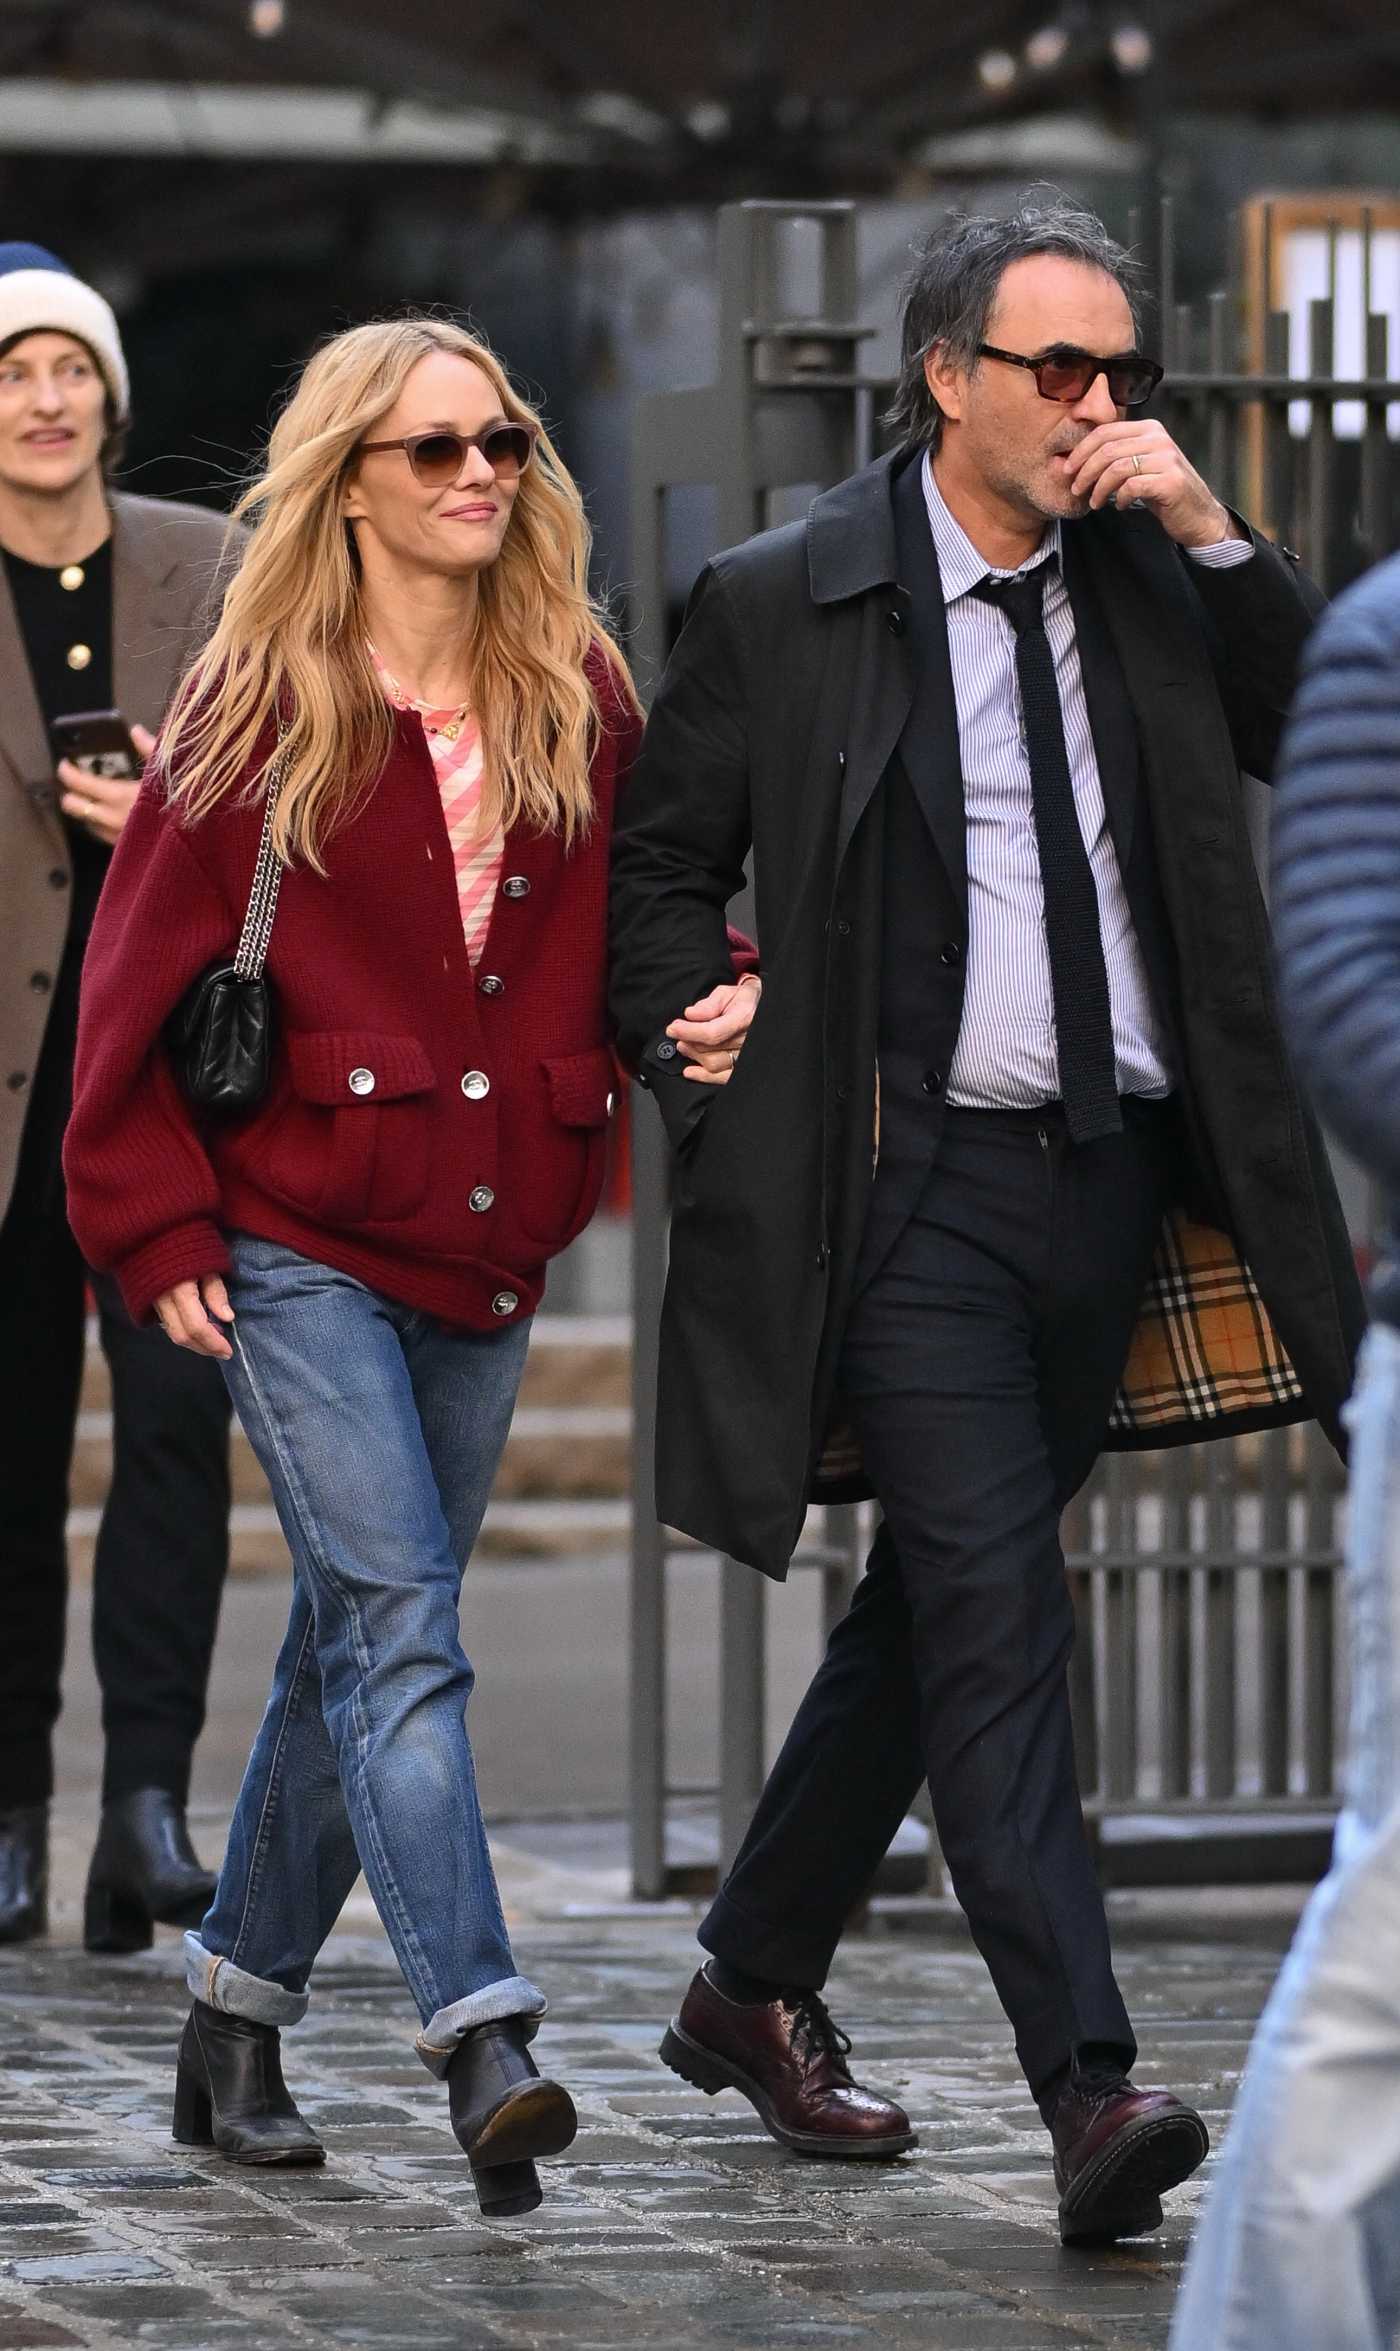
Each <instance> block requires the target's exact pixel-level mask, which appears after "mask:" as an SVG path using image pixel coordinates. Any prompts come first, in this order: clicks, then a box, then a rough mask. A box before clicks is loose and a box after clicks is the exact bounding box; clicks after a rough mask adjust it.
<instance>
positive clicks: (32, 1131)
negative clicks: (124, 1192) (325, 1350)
mask: <svg viewBox="0 0 1400 2351" xmlns="http://www.w3.org/2000/svg"><path fill="white" fill-rule="evenodd" d="M0 556H3V560H4V565H5V574H6V577H7V579H8V581H9V586H10V594H11V595H12V596H13V598H14V603H15V616H16V618H17V620H18V622H19V630H20V635H21V637H22V638H23V640H24V648H25V651H26V653H27V654H28V656H29V669H30V675H31V676H32V678H33V681H34V691H35V694H36V695H37V697H38V702H39V708H40V710H41V711H42V712H43V716H44V724H45V726H46V727H47V728H49V730H50V732H52V728H53V722H54V720H55V719H56V718H66V717H67V716H69V715H70V713H72V712H73V711H78V710H108V709H110V708H111V706H112V542H111V540H110V539H108V540H107V541H106V543H105V545H103V546H101V547H99V548H98V549H97V550H96V552H95V553H94V554H92V555H89V556H87V557H85V558H84V560H83V562H81V563H78V564H66V565H64V566H62V567H61V568H59V567H55V566H54V565H51V564H46V563H26V562H25V560H24V558H23V557H22V556H19V555H12V554H11V553H10V551H9V549H8V548H4V549H0ZM75 573H80V574H81V578H80V579H79V581H78V584H77V585H76V586H73V587H67V588H65V587H64V585H63V581H64V578H65V576H67V577H69V578H72V577H73V575H74V574H75ZM77 646H84V647H86V649H87V653H88V659H87V660H86V661H82V660H81V659H80V660H79V663H78V665H77V666H75V665H74V663H73V661H72V660H71V659H70V653H71V652H72V650H73V648H75V647H77ZM0 690H3V680H0ZM63 826H64V830H65V831H66V833H67V835H68V847H69V853H70V856H71V858H72V863H73V894H72V899H71V902H70V911H69V919H68V937H67V943H66V945H65V948H64V953H63V960H62V963H61V964H60V966H59V969H58V972H57V974H56V977H55V982H54V993H53V1002H52V1004H51V1006H50V1009H49V1017H48V1021H47V1024H46V1026H45V1031H44V1044H43V1049H42V1051H41V1053H40V1056H39V1066H38V1068H37V1069H36V1070H35V1072H34V1078H33V1084H32V1087H31V1091H30V1098H29V1114H28V1116H27V1118H26V1120H25V1127H24V1141H23V1144H22V1146H21V1150H20V1161H19V1167H18V1170H17V1172H16V1179H15V1190H14V1199H13V1203H12V1213H16V1214H20V1215H25V1214H34V1213H39V1214H53V1213H57V1212H58V1211H60V1210H61V1208H62V1203H63V1176H62V1169H61V1165H60V1161H59V1150H60V1146H61V1143H62V1140H63V1130H64V1127H65V1126H66V1125H67V1123H68V1112H69V1106H70V1103H71V1099H72V1086H73V1048H74V1045H75V1042H76V1039H77V1030H78V983H79V978H80V975H81V971H82V960H83V952H84V949H85V948H86V946H87V940H88V933H89V931H90V930H91V928H92V918H93V916H94V914H95V913H96V912H97V900H98V896H99V893H100V891H101V889H102V884H103V881H104V879H105V877H106V872H107V867H108V864H109V863H110V861H111V855H112V852H111V850H110V849H108V848H106V847H105V846H104V844H103V843H102V842H101V841H99V840H96V839H95V838H94V836H93V835H92V834H91V833H90V832H89V831H88V829H87V826H86V825H85V824H81V823H79V822H76V821H75V820H74V819H72V818H70V817H67V816H65V817H64V818H63Z"/></svg>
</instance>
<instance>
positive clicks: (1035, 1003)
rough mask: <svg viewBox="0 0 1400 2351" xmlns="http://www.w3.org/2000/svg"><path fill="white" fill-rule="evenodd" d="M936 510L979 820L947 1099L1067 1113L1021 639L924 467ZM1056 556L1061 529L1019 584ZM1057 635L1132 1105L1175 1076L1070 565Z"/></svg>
mask: <svg viewBox="0 0 1400 2351" xmlns="http://www.w3.org/2000/svg"><path fill="white" fill-rule="evenodd" d="M923 472H924V497H925V500H926V502H927V506H928V517H929V526H930V528H931V530H932V532H933V540H934V546H935V548H936V550H937V553H938V568H939V572H940V574H941V577H942V582H943V601H944V605H945V607H946V611H947V622H948V651H949V655H950V657H951V661H952V668H953V698H954V701H955V704H956V706H957V717H958V740H959V744H960V747H961V754H962V772H963V795H964V804H965V809H966V818H967V896H968V941H967V984H966V992H965V995H964V999H963V1016H962V1027H961V1029H960V1031H959V1033H958V1043H957V1050H956V1051H955V1053H954V1055H953V1066H952V1069H951V1070H950V1071H949V1075H948V1093H947V1099H948V1101H949V1102H950V1103H952V1104H954V1105H957V1106H959V1107H961V1108H963V1109H971V1108H977V1109H984V1110H1029V1109H1034V1108H1035V1107H1036V1106H1037V1105H1038V1104H1039V1103H1042V1102H1055V1101H1058V1099H1059V1095H1060V1068H1059V1055H1058V1052H1057V1049H1056V1043H1055V1007H1054V998H1053V994H1052V991H1051V986H1050V955H1049V950H1048V948H1047V946H1046V940H1045V892H1044V889H1043V887H1042V885H1041V878H1040V855H1039V851H1038V848H1037V845H1036V833H1035V813H1034V808H1033V804H1032V800H1031V770H1030V759H1029V756H1028V754H1027V750H1026V740H1025V730H1024V727H1023V725H1022V721H1021V707H1020V696H1019V693H1018V689H1017V683H1016V654H1015V644H1016V640H1015V635H1014V632H1013V630H1012V627H1011V623H1010V622H1009V620H1008V619H1007V618H1006V615H1005V614H1004V613H1003V612H999V611H998V610H997V609H996V608H995V606H993V605H989V604H985V603H983V602H982V601H981V599H980V598H979V597H976V596H974V595H973V594H972V593H971V591H972V590H973V588H975V587H976V586H977V584H978V582H979V580H984V579H986V578H987V577H988V574H989V572H990V573H991V576H992V577H993V578H996V579H1007V578H1010V577H1012V576H1013V575H1012V574H1010V573H1007V572H1002V571H994V570H993V569H992V567H991V566H990V565H989V564H987V563H986V562H985V561H984V559H983V557H982V556H980V555H979V554H978V552H977V549H976V548H975V547H974V546H973V544H972V541H971V540H970V539H969V537H968V535H967V533H966V531H965V530H964V529H963V527H962V525H961V523H959V522H958V521H957V520H956V519H955V517H954V516H953V515H952V514H951V513H950V511H949V509H948V507H947V505H946V504H945V502H944V500H943V497H942V495H941V494H940V492H939V488H938V485H937V483H936V482H935V480H934V478H933V464H932V460H931V458H929V457H925V459H924V469H923ZM1059 553H1060V525H1059V523H1058V522H1052V523H1051V524H1050V525H1049V527H1048V529H1047V530H1046V533H1045V537H1044V539H1043V540H1042V542H1041V545H1040V547H1039V549H1038V550H1037V552H1036V554H1035V555H1034V557H1033V558H1032V559H1031V561H1030V562H1029V563H1026V564H1023V565H1022V566H1021V569H1022V570H1023V571H1030V570H1032V569H1033V568H1034V565H1035V564H1037V563H1043V562H1045V561H1046V560H1047V559H1048V558H1049V557H1050V556H1052V555H1053V556H1055V557H1056V558H1058V556H1059ZM1191 553H1192V554H1193V556H1194V557H1195V559H1196V561H1197V562H1201V563H1208V564H1219V565H1224V564H1229V563H1247V562H1248V561H1249V560H1250V558H1251V556H1252V554H1253V549H1252V547H1251V546H1250V545H1249V543H1248V541H1246V540H1242V539H1225V540H1223V541H1222V542H1221V543H1220V545H1219V546H1217V547H1206V548H1193V549H1192V550H1191ZM1045 633H1046V636H1047V637H1048V639H1049V642H1050V650H1051V653H1052V654H1053V656H1054V661H1055V679H1056V683H1057V685H1058V687H1059V693H1060V709H1061V711H1062V713H1063V716H1064V729H1065V746H1066V749H1067V751H1068V754H1069V769H1070V777H1071V781H1072V783H1073V787H1074V800H1075V807H1076V809H1077V811H1078V816H1079V829H1080V832H1081V833H1082V835H1083V838H1084V847H1085V849H1086V851H1087V852H1088V857H1089V865H1090V868H1091V870H1092V873H1093V876H1094V888H1095V890H1096V892H1097V893H1098V901H1099V924H1100V928H1101V931H1102V935H1103V953H1104V963H1105V965H1106V967H1107V971H1108V1003H1109V1014H1110V1018H1111V1021H1112V1025H1113V1047H1114V1055H1115V1058H1116V1061H1117V1067H1118V1091H1119V1092H1120V1094H1144V1095H1149V1096H1155V1097H1158V1098H1160V1097H1161V1096H1163V1095H1165V1094H1169V1093H1170V1092H1171V1089H1172V1083H1173V1077H1172V1069H1171V1059H1170V1051H1169V1047H1168V1044H1167V1039H1166V1036H1165V1033H1164V1031H1163V1028H1162V1024H1161V1021H1160V1020H1159V1019H1158V1017H1157V1013H1156V1010H1155V1007H1154V1006H1153V1003H1152V997H1151V993H1150V991H1149V989H1148V985H1147V974H1146V972H1145V970H1144V968H1143V961H1142V952H1141V949H1140V948H1139V946H1138V941H1137V934H1136V932H1135V931H1134V929H1133V919H1132V915H1131V913H1130V912H1129V909H1128V898H1127V892H1126V891H1125V890H1124V887H1123V877H1122V875H1121V874H1120V872H1119V870H1118V857H1117V853H1116V851H1115V849H1114V846H1113V836H1112V833H1111V832H1110V830H1109V825H1108V813H1107V810H1106V808H1105V806H1104V796H1103V786H1102V784H1101V782H1100V779H1099V765H1098V759H1097V756H1096V754H1095V751H1094V738H1093V735H1092V733H1091V731H1090V726H1089V708H1088V704H1087V702H1086V700H1085V695H1084V678H1083V673H1082V671H1081V669H1080V663H1079V648H1078V646H1077V644H1076V642H1075V633H1074V613H1073V610H1072V609H1071V606H1070V600H1069V592H1068V590H1067V589H1066V587H1065V583H1064V576H1063V573H1062V572H1061V570H1060V567H1059V563H1058V561H1057V562H1056V563H1055V566H1054V569H1053V571H1052V574H1051V576H1050V578H1049V579H1048V580H1047V581H1046V583H1045Z"/></svg>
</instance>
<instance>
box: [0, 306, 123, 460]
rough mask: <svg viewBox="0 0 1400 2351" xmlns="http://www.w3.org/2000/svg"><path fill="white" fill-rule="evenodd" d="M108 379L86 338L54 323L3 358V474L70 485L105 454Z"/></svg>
mask: <svg viewBox="0 0 1400 2351" xmlns="http://www.w3.org/2000/svg"><path fill="white" fill-rule="evenodd" d="M106 434H107V387H106V385H105V384H104V382H103V380H102V377H101V375H100V374H99V372H98V367H97V362H96V360H95V359H94V358H93V356H92V353H91V352H90V351H89V349H88V347H87V345H86V343H79V342H78V341H77V340H76V339H75V337H73V336H72V335H60V334H51V333H50V332H49V331H48V330H47V329H44V330H43V331H41V332H40V333H37V334H33V335H26V336H24V338H23V340H22V341H20V342H18V343H16V344H15V345H14V346H13V348H12V349H11V350H9V351H7V352H6V353H5V355H4V357H3V359H0V482H4V483H6V484H7V485H8V486H9V487H10V488H12V489H16V490H39V491H45V490H47V491H49V492H52V493H58V492H62V491H64V490H70V489H71V488H72V487H73V484H74V483H75V482H76V481H79V480H81V478H82V476H83V475H84V474H85V473H92V472H95V471H96V469H97V467H98V466H99V465H100V464H101V461H102V443H103V441H104V440H105V438H106Z"/></svg>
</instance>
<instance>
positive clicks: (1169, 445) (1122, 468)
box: [1070, 417, 1240, 547]
mask: <svg viewBox="0 0 1400 2351" xmlns="http://www.w3.org/2000/svg"><path fill="white" fill-rule="evenodd" d="M1074 454H1075V457H1076V459H1077V460H1078V466H1077V470H1076V471H1075V473H1073V474H1072V475H1071V477H1070V487H1071V489H1072V490H1073V491H1074V493H1075V496H1076V497H1079V498H1085V497H1087V498H1088V500H1089V507H1090V511H1091V512H1093V511H1096V510H1097V509H1098V508H1099V507H1101V506H1117V507H1120V508H1123V507H1128V506H1145V507H1147V509H1148V510H1149V512H1150V513H1152V514H1155V515H1156V517H1157V520H1158V522H1159V523H1160V524H1161V526H1162V528H1163V530H1164V531H1165V532H1166V534H1167V536H1168V538H1169V539H1175V541H1176V543H1177V545H1178V547H1218V546H1219V544H1220V541H1221V540H1222V539H1236V538H1238V537H1239V536H1240V533H1239V530H1238V528H1237V526H1236V523H1235V521H1234V518H1233V516H1232V515H1231V514H1230V512H1229V510H1228V509H1227V508H1226V507H1224V506H1222V505H1221V503H1220V500H1219V499H1218V498H1217V497H1216V495H1215V492H1214V491H1213V490H1212V489H1211V488H1210V485H1209V484H1208V483H1207V482H1203V481H1202V479H1201V477H1200V475H1199V474H1198V473H1197V471H1196V469H1195V467H1194V465H1192V464H1191V463H1190V462H1189V460H1188V459H1187V458H1185V457H1184V456H1183V455H1182V453H1181V451H1180V450H1179V449H1178V447H1177V445H1176V443H1175V441H1174V440H1173V439H1172V437H1171V435H1170V433H1169V432H1168V431H1167V428H1166V426H1165V425H1162V424H1158V422H1157V420H1156V418H1155V417H1138V418H1133V417H1129V418H1128V419H1127V420H1126V422H1124V423H1122V424H1101V425H1096V426H1095V428H1094V430H1093V432H1092V433H1087V434H1086V435H1085V437H1084V439H1083V440H1082V441H1081V442H1080V444H1079V447H1078V448H1077V449H1076V451H1075V453H1074Z"/></svg>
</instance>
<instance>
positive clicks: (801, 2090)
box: [661, 1968, 915, 2161]
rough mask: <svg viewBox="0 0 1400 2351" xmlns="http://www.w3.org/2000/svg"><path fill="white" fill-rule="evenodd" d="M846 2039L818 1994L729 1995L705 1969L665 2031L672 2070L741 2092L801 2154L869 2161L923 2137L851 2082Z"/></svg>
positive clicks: (897, 2110)
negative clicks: (747, 1999)
mask: <svg viewBox="0 0 1400 2351" xmlns="http://www.w3.org/2000/svg"><path fill="white" fill-rule="evenodd" d="M850 2046H851V2044H850V2042H849V2041H848V2040H847V2038H846V2035H845V2034H844V2033H842V2032H838V2030H837V2028H836V2026H835V2025H834V2024H833V2023H832V2021H831V2018H830V2017H829V2015H828V2014H827V2011H826V2007H825V2004H824V2003H823V2001H821V2000H820V1999H819V1998H818V1996H817V1994H816V1993H815V1992H793V1993H791V1994H784V1995H783V1996H782V1997H781V1998H779V1999H777V2000H768V2001H761V2002H754V2003H752V2004H751V2003H749V2002H745V2001H738V2000H727V1999H726V1998H725V1996H724V1994H723V1993H722V1992H717V1991H716V1989H715V1987H714V1985H713V1984H712V1983H711V1982H710V1979H709V1977H708V1976H707V1975H706V1973H705V1971H704V1969H703V1968H701V1970H700V1972H699V1974H698V1975H697V1976H696V1977H695V1979H694V1981H693V1982H692V1984H691V1987H690V1990H689V1991H688V1992H687V1993H686V1996H685V1999H684V2001H683V2002H682V2004H681V2012H680V2015H679V2016H677V2017H675V2018H674V2019H673V2020H672V2022H671V2024H670V2025H669V2026H668V2027H667V2030H666V2033H665V2036H664V2038H663V2040H662V2043H661V2055H662V2056H663V2058H664V2059H665V2061H666V2063H667V2065H669V2066H670V2068H671V2071H672V2073H678V2074H679V2075H680V2077H681V2079H682V2081H686V2082H693V2083H694V2085H695V2087H696V2089H697V2090H703V2091H705V2093H706V2095H707V2096H709V2097H713V2096H714V2094H715V2092H716V2091H718V2090H738V2091H739V2092H740V2093H741V2095H742V2096H743V2097H745V2098H747V2099H748V2101H749V2103H750V2105H751V2106H752V2107H753V2108H754V2109H755V2111H756V2112H757V2114H758V2117H759V2120H760V2121H761V2122H762V2123H763V2125H764V2128H765V2129H766V2130H768V2131H770V2132H771V2133H772V2135H773V2137H774V2138H775V2139H777V2140H779V2141H780V2142H781V2144H782V2145H783V2146H784V2147H791V2148H793V2149H794V2150H795V2151H796V2152H797V2153H798V2154H799V2155H834V2156H842V2157H846V2158H848V2159H849V2158H851V2157H854V2158H856V2159H858V2160H864V2161H871V2160H874V2159H877V2158H881V2157H888V2156H891V2155H903V2154H905V2153H906V2152H907V2150H908V2149H909V2148H910V2147H912V2146H913V2145H914V2143H915V2140H914V2133H913V2131H912V2130H911V2129H910V2127H909V2117H908V2115H907V2114H906V2113H905V2112H904V2109H903V2107H901V2106H896V2105H895V2104H894V2101H893V2100H892V2099H890V2098H881V2097H879V2096H877V2094H876V2093H875V2091H873V2090H865V2089H862V2088H861V2085H860V2083H859V2082H856V2081H853V2080H852V2078H851V2071H850V2067H849V2066H848V2065H847V2063H846V2057H847V2054H848V2052H849V2050H850Z"/></svg>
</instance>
